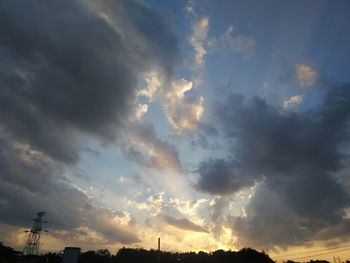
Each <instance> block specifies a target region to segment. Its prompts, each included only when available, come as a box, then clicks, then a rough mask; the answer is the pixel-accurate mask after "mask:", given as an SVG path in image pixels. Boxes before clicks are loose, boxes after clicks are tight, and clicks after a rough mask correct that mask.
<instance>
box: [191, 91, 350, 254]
mask: <svg viewBox="0 0 350 263" xmlns="http://www.w3.org/2000/svg"><path fill="white" fill-rule="evenodd" d="M216 118H217V120H218V122H219V123H218V124H219V125H220V127H222V128H223V130H224V133H225V135H226V138H227V140H228V142H230V143H231V156H232V157H228V158H227V159H225V160H221V159H214V160H207V161H205V162H202V163H201V164H200V165H199V168H198V174H199V177H198V181H197V183H196V185H195V186H196V188H197V189H199V190H200V191H204V192H209V193H212V194H220V195H225V194H230V193H235V192H237V191H239V190H240V189H242V188H244V187H247V186H253V185H256V190H255V193H254V196H253V198H252V199H251V200H250V203H249V204H248V206H247V207H246V216H242V217H230V218H227V220H228V221H229V224H231V227H232V228H233V229H234V231H235V233H236V234H237V235H238V236H239V238H240V241H239V242H240V243H241V244H244V245H253V246H257V247H263V248H269V247H272V246H274V245H278V246H285V245H297V244H302V243H304V242H307V241H311V240H312V239H318V238H319V239H325V236H326V235H323V236H322V235H321V234H320V233H321V232H327V229H331V228H335V227H338V228H343V230H344V233H348V230H349V228H348V227H346V226H347V225H348V223H347V221H348V219H346V213H345V209H346V208H348V207H349V204H350V196H349V192H348V190H347V189H346V188H345V187H344V184H343V183H342V182H341V181H340V177H339V176H337V174H338V173H339V172H341V171H342V170H344V169H346V168H347V166H346V163H347V161H348V153H347V145H348V142H349V120H350V87H349V86H348V85H345V84H344V85H333V86H332V87H329V88H328V89H327V90H326V95H325V98H324V102H323V104H322V105H321V106H320V107H319V108H318V109H315V110H310V111H306V112H285V111H283V110H282V109H280V108H276V107H273V106H271V105H268V104H267V103H266V102H265V101H264V100H262V99H260V98H254V99H252V100H249V101H246V100H245V99H244V97H243V96H240V95H232V96H230V97H229V98H228V99H227V101H226V103H224V104H223V105H221V106H219V108H218V110H217V115H216ZM335 237H336V236H332V235H328V237H327V238H335Z"/></svg>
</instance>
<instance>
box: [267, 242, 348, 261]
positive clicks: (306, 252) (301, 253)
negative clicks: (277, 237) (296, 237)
mask: <svg viewBox="0 0 350 263" xmlns="http://www.w3.org/2000/svg"><path fill="white" fill-rule="evenodd" d="M344 247H350V244H347V245H342V246H336V247H329V248H323V249H318V250H311V251H305V252H299V253H293V254H287V255H282V256H275V257H273V258H287V257H290V256H298V255H303V254H309V253H314V252H322V251H327V250H333V249H338V248H344Z"/></svg>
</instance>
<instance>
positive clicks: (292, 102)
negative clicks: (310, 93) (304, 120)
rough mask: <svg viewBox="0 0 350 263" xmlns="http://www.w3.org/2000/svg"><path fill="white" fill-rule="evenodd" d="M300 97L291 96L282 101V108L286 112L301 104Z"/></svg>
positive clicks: (301, 99) (301, 98)
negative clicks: (291, 107)
mask: <svg viewBox="0 0 350 263" xmlns="http://www.w3.org/2000/svg"><path fill="white" fill-rule="evenodd" d="M303 99H304V98H303V96H302V95H296V96H291V97H290V98H289V99H288V100H285V101H283V108H284V109H285V110H287V109H288V108H289V107H290V106H296V105H299V104H300V103H302V102H303Z"/></svg>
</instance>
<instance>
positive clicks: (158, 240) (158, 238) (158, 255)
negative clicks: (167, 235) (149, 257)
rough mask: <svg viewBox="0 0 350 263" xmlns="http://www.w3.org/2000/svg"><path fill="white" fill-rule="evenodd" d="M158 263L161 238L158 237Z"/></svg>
mask: <svg viewBox="0 0 350 263" xmlns="http://www.w3.org/2000/svg"><path fill="white" fill-rule="evenodd" d="M157 263H160V237H158V251H157Z"/></svg>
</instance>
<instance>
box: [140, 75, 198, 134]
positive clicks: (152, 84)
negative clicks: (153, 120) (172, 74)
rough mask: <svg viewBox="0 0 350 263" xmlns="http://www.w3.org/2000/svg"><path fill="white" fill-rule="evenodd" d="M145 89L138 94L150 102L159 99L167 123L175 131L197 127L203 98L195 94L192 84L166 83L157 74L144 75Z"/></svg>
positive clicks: (181, 81) (181, 80)
mask: <svg viewBox="0 0 350 263" xmlns="http://www.w3.org/2000/svg"><path fill="white" fill-rule="evenodd" d="M145 81H146V82H147V87H146V88H145V89H143V90H141V91H140V92H139V96H144V97H146V98H148V99H149V101H150V102H152V101H153V100H154V99H155V98H157V99H159V100H160V102H161V104H162V106H163V110H164V113H165V115H166V117H167V119H168V121H169V123H170V124H171V125H172V126H173V127H174V128H175V129H176V130H177V131H182V130H191V129H195V128H197V127H198V125H199V123H200V120H201V118H202V115H203V112H204V98H203V97H202V96H199V95H198V94H196V93H195V91H194V88H193V82H192V81H188V80H185V79H174V80H172V81H170V84H168V83H167V81H166V79H164V78H163V77H162V76H161V74H159V72H151V73H149V74H146V76H145Z"/></svg>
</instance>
